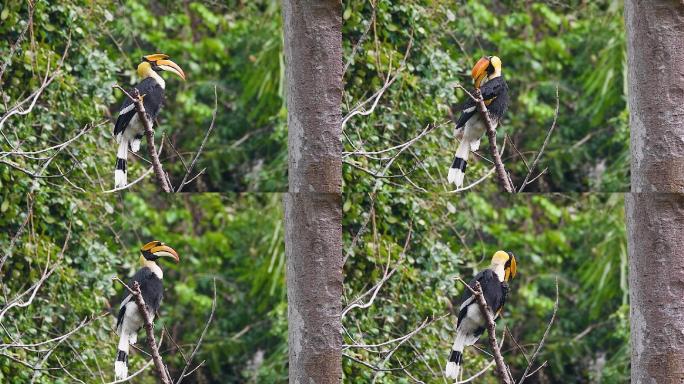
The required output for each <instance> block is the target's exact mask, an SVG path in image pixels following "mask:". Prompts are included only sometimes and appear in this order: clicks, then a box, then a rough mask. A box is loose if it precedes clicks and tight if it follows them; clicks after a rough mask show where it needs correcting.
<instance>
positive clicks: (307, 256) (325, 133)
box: [282, 0, 344, 384]
mask: <svg viewBox="0 0 684 384" xmlns="http://www.w3.org/2000/svg"><path fill="white" fill-rule="evenodd" d="M282 4H283V21H284V22H283V28H284V31H285V78H286V83H287V85H286V87H287V88H286V93H287V108H288V150H289V175H288V177H289V193H287V194H285V196H284V197H283V203H284V205H285V253H286V256H287V299H288V322H289V325H288V326H289V330H288V341H289V353H290V364H289V376H290V383H317V384H322V383H339V382H340V381H341V379H342V332H341V328H342V327H341V323H340V312H341V310H342V283H343V277H342V266H343V262H344V259H343V256H342V197H341V187H342V143H341V140H340V137H341V134H342V132H341V120H342V115H341V110H340V107H341V104H342V90H343V85H342V69H343V65H342V4H341V2H340V1H339V0H334V1H332V0H308V1H306V0H283V3H282Z"/></svg>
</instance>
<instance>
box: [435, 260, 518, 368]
mask: <svg viewBox="0 0 684 384" xmlns="http://www.w3.org/2000/svg"><path fill="white" fill-rule="evenodd" d="M516 268H517V265H516V261H515V255H513V253H511V252H504V251H497V252H496V253H494V256H492V263H491V265H490V266H489V268H487V269H485V270H483V271H480V272H479V273H478V274H477V275H475V278H474V279H473V280H472V281H471V282H470V284H468V285H470V287H472V288H475V282H477V281H479V282H480V286H481V287H482V293H483V294H484V298H485V301H487V305H489V308H490V309H491V310H492V311H493V313H492V315H493V316H494V319H495V320H496V319H498V317H499V314H500V313H501V310H502V309H503V305H504V303H505V301H506V297H507V296H508V281H509V280H510V279H512V278H513V277H515V273H516ZM486 328H487V320H486V318H485V317H484V314H483V313H482V311H481V310H480V305H479V304H478V302H477V300H476V299H475V296H473V294H472V292H470V290H469V289H466V290H465V292H463V296H462V298H461V306H460V307H459V310H458V322H457V324H456V340H454V345H453V346H452V347H451V355H449V361H448V362H447V366H446V371H445V375H446V377H447V378H450V379H458V374H459V373H460V371H461V363H462V362H463V348H464V347H465V346H466V345H473V344H475V342H476V341H477V339H479V338H480V335H482V333H483V332H484V331H485V329H486Z"/></svg>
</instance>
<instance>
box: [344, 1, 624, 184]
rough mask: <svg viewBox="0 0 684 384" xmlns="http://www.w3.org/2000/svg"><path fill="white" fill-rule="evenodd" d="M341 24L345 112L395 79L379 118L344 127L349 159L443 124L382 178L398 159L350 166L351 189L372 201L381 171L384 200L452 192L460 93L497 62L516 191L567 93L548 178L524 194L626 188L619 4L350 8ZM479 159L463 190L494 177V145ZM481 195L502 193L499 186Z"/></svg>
mask: <svg viewBox="0 0 684 384" xmlns="http://www.w3.org/2000/svg"><path fill="white" fill-rule="evenodd" d="M344 19H345V20H344V36H345V39H344V40H343V41H344V47H345V56H346V57H345V59H346V61H347V62H348V64H349V67H348V69H347V71H346V73H345V81H346V98H345V103H346V105H345V108H344V109H345V110H346V111H351V110H353V109H354V107H356V106H357V105H358V104H359V103H360V102H361V101H363V100H366V99H368V98H369V97H371V96H373V95H375V94H376V92H378V91H379V90H380V89H381V88H382V87H383V84H385V82H386V80H387V78H388V77H389V78H390V79H391V78H394V77H395V76H396V80H395V81H394V82H393V83H391V85H389V87H387V89H386V90H385V91H384V94H382V96H381V97H380V98H379V99H378V103H377V107H376V108H375V109H374V110H373V112H372V113H370V114H369V115H368V116H356V117H353V118H352V119H351V120H350V121H349V122H348V123H347V124H346V126H345V127H344V132H345V137H344V142H345V150H346V151H348V152H354V151H357V152H358V151H366V152H374V151H381V150H384V149H386V148H390V147H393V146H396V145H399V144H401V143H405V142H407V141H409V140H410V139H412V138H415V137H416V136H418V134H419V133H420V132H421V131H422V130H423V129H424V128H425V127H426V126H428V125H429V126H431V127H434V126H436V128H435V129H434V130H432V131H431V132H430V133H429V134H427V135H425V136H423V137H422V138H421V139H420V140H418V141H417V142H415V143H413V144H412V145H411V146H410V147H409V148H408V149H406V150H404V151H403V153H401V154H400V155H399V157H398V158H397V159H396V160H395V161H394V163H393V164H392V165H391V166H390V167H389V169H388V170H387V171H386V172H385V173H384V174H383V173H382V170H383V168H384V167H385V166H386V165H387V163H388V161H389V159H390V158H392V157H393V156H394V155H396V154H397V153H398V150H393V151H389V152H383V153H381V154H374V155H365V156H364V155H352V156H349V157H347V158H346V161H347V164H346V165H345V182H346V185H347V186H348V188H351V189H352V190H354V191H367V190H368V187H369V186H372V185H373V184H374V183H375V181H376V180H375V176H371V175H370V173H373V174H375V175H376V176H377V175H382V176H383V177H384V178H382V179H380V181H381V182H382V184H383V189H384V190H386V191H387V190H396V191H418V190H422V189H426V190H428V191H445V190H449V189H450V188H449V187H448V186H447V185H446V183H445V179H446V171H447V169H448V167H449V165H450V164H451V161H452V160H453V154H454V152H455V149H456V146H457V141H456V140H455V139H454V138H453V130H454V129H453V127H454V126H453V123H450V122H449V107H450V106H451V105H453V104H455V103H457V102H459V101H463V100H464V99H465V97H467V96H466V95H465V94H464V92H463V91H460V90H456V89H455V88H454V83H460V84H462V85H463V86H465V87H470V84H471V80H470V69H471V67H472V66H473V65H474V64H475V62H476V61H477V60H478V58H480V57H481V56H483V55H497V56H500V57H501V59H502V61H503V73H504V76H505V78H506V80H507V82H508V84H509V87H510V94H511V103H510V108H509V110H508V113H507V116H506V118H505V119H504V122H503V124H502V125H501V127H500V128H499V129H498V143H499V148H501V146H502V143H503V142H504V136H506V135H507V136H508V137H510V141H509V140H505V141H506V145H505V153H504V156H503V157H504V163H505V164H506V167H507V169H508V170H509V171H510V172H511V174H512V178H513V182H514V184H515V185H516V186H520V185H521V184H522V181H523V179H524V177H525V175H526V174H527V173H528V171H527V168H526V164H525V162H526V163H527V164H528V165H529V164H531V163H532V159H533V158H534V156H535V155H536V153H537V152H538V151H539V149H540V148H541V146H542V142H543V141H544V138H545V136H546V133H547V131H548V130H549V128H550V127H551V123H552V120H553V117H554V110H555V106H556V97H555V95H556V87H558V93H559V98H560V100H559V101H560V106H559V115H558V122H557V128H556V130H555V132H554V133H553V135H552V136H551V141H550V144H549V146H548V147H547V148H546V151H545V152H544V154H543V156H542V158H541V161H540V163H539V167H538V169H537V170H536V172H534V175H536V174H538V173H539V172H540V171H542V170H544V169H546V168H548V170H547V171H546V173H545V175H544V176H542V177H541V178H540V179H539V180H538V181H536V182H535V183H533V184H532V185H531V186H528V187H527V189H526V190H528V191H540V192H548V191H589V190H591V191H625V190H627V189H628V186H629V173H628V172H629V152H628V149H629V129H628V126H627V113H626V101H625V96H624V95H625V92H626V87H625V81H624V78H625V77H624V68H625V44H624V32H623V23H622V1H620V0H602V1H590V2H586V1H570V2H558V1H541V2H539V1H524V2H520V1H494V0H488V1H474V0H462V1H453V0H433V1H424V0H410V1H392V2H390V1H361V0H353V1H347V2H345V12H344ZM404 58H406V59H405V60H404ZM374 100H375V99H373V100H371V102H369V103H367V104H366V105H365V106H364V107H363V109H365V110H370V109H371V106H372V104H373V103H372V101H374ZM512 143H514V144H515V149H514V148H513V146H512ZM518 152H519V153H518ZM478 153H479V155H480V156H476V158H477V160H476V163H475V162H473V163H472V164H470V165H469V168H468V173H467V174H466V185H468V184H470V183H472V182H474V181H475V180H477V179H479V178H480V177H482V176H484V175H485V174H486V173H487V171H488V170H489V169H490V167H491V165H490V163H489V161H490V160H488V159H490V158H491V156H490V154H489V150H488V145H487V141H486V139H484V140H483V145H481V146H480V150H479V152H478ZM520 154H522V156H523V157H524V158H525V160H524V161H523V159H522V158H521V155H520ZM474 190H476V191H494V190H498V188H497V186H496V184H495V180H494V178H493V177H490V178H489V179H488V180H487V181H486V182H484V183H483V184H480V185H478V186H477V187H476V188H475V189H474Z"/></svg>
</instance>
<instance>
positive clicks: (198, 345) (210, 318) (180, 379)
mask: <svg viewBox="0 0 684 384" xmlns="http://www.w3.org/2000/svg"><path fill="white" fill-rule="evenodd" d="M212 125H213V124H212ZM215 311H216V278H214V299H213V300H212V302H211V313H210V314H209V319H207V323H206V324H204V329H203V330H202V334H201V335H200V337H199V339H198V340H197V344H196V345H195V349H193V350H192V353H191V354H190V358H189V359H188V362H187V364H185V367H183V371H182V372H181V374H180V376H178V380H177V381H176V384H180V382H181V381H182V380H183V379H184V378H185V377H187V376H189V375H190V374H191V373H192V372H194V371H195V370H196V369H197V368H199V366H197V367H195V368H194V369H193V370H192V371H190V372H188V373H187V374H186V373H185V372H186V371H187V370H188V368H189V367H190V364H191V363H192V359H193V358H194V357H195V354H197V351H198V350H199V347H200V345H202V339H204V334H205V333H207V329H208V328H209V324H211V320H212V319H213V318H214V312H215ZM202 363H204V362H202ZM202 363H200V365H202Z"/></svg>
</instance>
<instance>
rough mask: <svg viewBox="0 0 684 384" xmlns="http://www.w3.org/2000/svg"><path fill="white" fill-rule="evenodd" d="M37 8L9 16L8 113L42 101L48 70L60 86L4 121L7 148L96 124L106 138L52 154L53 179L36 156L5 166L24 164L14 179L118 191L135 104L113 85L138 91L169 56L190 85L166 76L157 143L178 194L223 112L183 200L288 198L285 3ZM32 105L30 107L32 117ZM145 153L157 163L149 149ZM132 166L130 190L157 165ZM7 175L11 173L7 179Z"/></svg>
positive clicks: (74, 3) (21, 7)
mask: <svg viewBox="0 0 684 384" xmlns="http://www.w3.org/2000/svg"><path fill="white" fill-rule="evenodd" d="M29 3H30V2H9V3H6V4H4V5H0V7H2V8H0V12H1V13H0V17H1V18H2V23H1V24H0V36H2V37H3V39H1V40H0V54H1V56H2V63H1V64H0V65H2V67H0V68H2V69H3V71H2V77H1V79H0V80H1V81H0V84H2V85H1V86H2V88H1V89H0V91H1V92H2V103H0V114H3V115H4V114H5V112H7V111H8V110H11V109H12V107H14V106H15V105H16V104H17V103H18V102H19V101H21V100H23V99H24V98H26V97H27V96H29V95H30V94H32V92H34V91H36V90H38V89H39V88H40V86H41V81H42V80H43V76H45V75H46V71H47V69H48V68H49V71H48V74H49V75H50V77H52V75H54V80H53V81H51V82H50V83H49V84H48V85H47V86H46V87H45V88H44V89H43V90H42V92H40V94H39V95H38V97H37V98H36V103H35V106H34V108H32V110H31V111H30V113H27V114H26V115H14V116H11V117H9V118H8V119H7V120H6V121H4V125H2V126H1V128H2V132H3V137H2V141H0V149H1V150H2V151H10V150H15V151H35V150H40V149H43V148H47V147H50V146H53V145H57V144H59V143H63V142H65V141H66V140H67V139H70V138H73V137H75V136H76V135H77V133H78V132H79V131H80V130H81V129H82V128H83V127H84V126H86V125H88V126H92V125H96V127H95V128H93V129H91V130H90V131H89V132H87V133H86V134H84V135H83V136H81V137H79V138H78V139H77V140H75V141H74V142H72V143H71V144H70V145H68V146H66V147H65V148H63V149H60V150H56V151H48V152H45V153H43V154H42V155H43V156H47V157H51V156H53V155H54V159H52V160H50V161H49V162H48V164H47V166H46V167H45V169H42V166H43V165H44V164H45V161H42V160H41V159H40V158H38V159H37V158H35V156H34V157H26V156H21V155H17V154H14V155H10V156H8V157H6V158H4V159H3V160H5V161H6V163H5V164H8V163H10V164H12V165H14V167H13V168H12V171H11V172H12V176H11V177H12V180H15V179H16V178H19V177H22V176H25V175H24V174H23V173H22V171H21V170H19V168H21V169H24V170H26V171H30V172H32V173H36V172H38V171H40V174H41V175H42V176H55V175H61V174H63V173H66V175H67V176H68V179H63V178H48V179H42V180H39V181H38V182H39V183H41V184H45V183H48V182H54V183H55V184H58V185H59V186H61V187H64V188H70V189H75V190H79V191H81V190H86V191H90V190H107V189H110V188H111V186H112V185H113V168H114V162H115V154H116V143H115V140H114V138H113V137H112V134H111V131H112V129H113V119H114V118H115V117H116V113H117V112H116V111H117V110H118V107H119V105H120V103H121V101H122V100H123V98H124V97H125V96H124V95H123V94H122V93H121V92H120V91H118V90H114V89H112V85H113V84H119V85H121V86H123V87H124V88H129V87H131V86H132V85H133V84H135V83H136V82H137V81H139V79H137V77H136V73H135V68H136V66H137V64H138V62H139V60H140V57H141V56H143V55H144V54H149V53H155V52H163V53H166V54H168V55H170V56H171V58H172V59H173V60H174V61H175V62H176V63H178V64H179V65H180V66H181V67H182V68H183V69H184V71H185V73H186V75H187V82H182V81H180V80H179V79H178V78H176V77H175V76H173V75H168V74H163V73H162V76H164V77H166V79H167V90H166V102H165V106H164V108H163V109H162V111H161V113H160V115H159V117H158V121H157V122H158V126H157V128H156V136H157V142H159V141H160V140H161V138H162V136H165V138H166V139H165V142H164V153H163V155H162V163H163V164H164V166H165V169H166V171H168V172H169V173H170V175H171V180H172V183H173V185H174V186H177V185H179V184H180V181H181V179H182V178H183V175H184V174H185V165H184V164H183V163H185V164H190V161H191V159H192V158H193V157H194V155H195V153H196V152H197V151H198V150H199V148H200V144H201V142H202V139H203V137H204V134H205V132H206V131H207V129H208V128H209V125H210V122H211V120H212V111H213V110H214V103H215V101H216V103H217V114H216V123H215V129H214V131H213V132H212V133H211V135H210V136H209V139H208V141H207V144H206V146H205V148H204V151H203V152H202V153H201V155H200V157H199V161H198V163H197V165H196V168H195V169H194V171H195V172H198V171H200V170H203V169H205V168H206V170H205V171H204V174H203V175H202V176H200V178H199V179H197V181H195V182H193V183H192V184H191V185H190V186H189V187H187V188H185V190H186V191H241V190H259V191H280V190H283V189H285V186H286V171H287V166H286V161H285V156H286V148H285V142H286V140H285V137H286V129H285V112H284V106H283V98H282V76H283V75H282V73H283V71H282V65H283V64H282V53H281V51H282V42H281V41H282V37H281V26H280V23H281V21H280V17H279V16H280V12H279V7H278V4H277V2H276V1H267V0H264V1H250V2H247V3H245V2H228V3H227V4H218V3H216V4H209V5H207V4H203V3H200V2H189V3H179V2H173V1H162V2H158V1H146V0H130V1H125V2H121V3H113V2H106V1H94V2H92V1H80V0H69V1H60V2H36V4H35V7H34V8H30V7H29V5H28V4H29ZM31 9H33V11H32V12H31ZM62 55H64V61H63V64H62V65H60V66H58V63H59V60H60V57H62ZM55 69H58V71H57V72H55ZM215 88H216V93H217V95H218V97H217V99H216V100H215V97H214V89H215ZM29 104H30V103H25V104H24V105H23V106H22V107H23V108H24V109H28V108H27V107H28V106H29ZM112 114H113V115H114V116H112ZM98 123H102V124H98ZM169 143H170V144H172V145H169ZM140 153H141V154H142V156H143V158H147V157H148V156H147V153H146V148H145V145H144V144H143V149H142V151H141V152H140ZM179 156H180V157H179ZM129 157H130V159H129V181H132V180H134V179H136V178H137V177H138V176H140V175H141V174H143V172H144V171H145V170H146V169H147V168H148V163H147V161H146V160H144V159H134V158H133V156H129ZM6 168H7V167H3V171H4V172H9V171H7V170H5V169H6ZM41 169H42V170H41ZM148 180H149V181H146V182H150V181H151V180H153V179H152V178H149V179H148ZM138 189H139V187H138V186H134V187H133V190H138Z"/></svg>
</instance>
